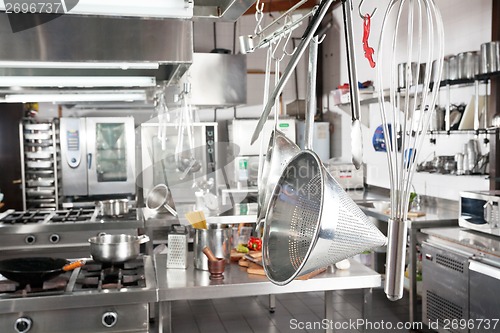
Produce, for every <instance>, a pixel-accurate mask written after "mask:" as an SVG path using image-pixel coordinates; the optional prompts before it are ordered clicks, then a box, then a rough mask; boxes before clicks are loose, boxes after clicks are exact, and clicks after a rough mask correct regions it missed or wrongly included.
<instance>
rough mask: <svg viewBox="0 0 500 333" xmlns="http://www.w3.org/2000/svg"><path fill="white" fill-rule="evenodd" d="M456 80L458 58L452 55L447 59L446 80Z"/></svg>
mask: <svg viewBox="0 0 500 333" xmlns="http://www.w3.org/2000/svg"><path fill="white" fill-rule="evenodd" d="M456 79H458V57H457V56H455V55H452V56H450V57H449V58H448V80H456Z"/></svg>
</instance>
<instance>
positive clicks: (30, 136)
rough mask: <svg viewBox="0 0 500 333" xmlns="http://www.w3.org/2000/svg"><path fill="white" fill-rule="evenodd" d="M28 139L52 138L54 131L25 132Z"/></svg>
mask: <svg viewBox="0 0 500 333" xmlns="http://www.w3.org/2000/svg"><path fill="white" fill-rule="evenodd" d="M24 138H25V139H26V140H50V139H52V133H24Z"/></svg>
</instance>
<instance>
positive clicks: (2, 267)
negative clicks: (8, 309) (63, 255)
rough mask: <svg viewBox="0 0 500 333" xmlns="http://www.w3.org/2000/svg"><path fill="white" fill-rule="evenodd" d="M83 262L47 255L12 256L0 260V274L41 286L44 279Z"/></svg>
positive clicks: (81, 264)
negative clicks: (11, 257) (31, 256)
mask: <svg viewBox="0 0 500 333" xmlns="http://www.w3.org/2000/svg"><path fill="white" fill-rule="evenodd" d="M84 264H85V261H83V260H78V261H75V262H72V263H70V262H69V261H68V260H66V259H60V258H49V257H34V258H14V259H7V260H2V261H0V274H2V275H3V276H5V277H6V278H7V279H9V280H12V281H15V282H18V283H19V284H21V285H28V284H29V285H30V286H31V287H41V286H42V284H43V282H44V281H47V280H50V279H52V278H54V277H56V276H58V275H60V274H62V273H64V272H67V271H71V270H73V269H75V268H78V267H81V266H83V265H84Z"/></svg>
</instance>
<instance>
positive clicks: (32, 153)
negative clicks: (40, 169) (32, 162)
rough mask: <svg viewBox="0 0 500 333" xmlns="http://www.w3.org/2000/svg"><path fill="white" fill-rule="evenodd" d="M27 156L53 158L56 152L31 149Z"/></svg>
mask: <svg viewBox="0 0 500 333" xmlns="http://www.w3.org/2000/svg"><path fill="white" fill-rule="evenodd" d="M26 157H27V158H33V159H52V158H53V157H54V154H53V153H52V152H51V151H43V150H42V151H36V152H35V151H29V152H26Z"/></svg>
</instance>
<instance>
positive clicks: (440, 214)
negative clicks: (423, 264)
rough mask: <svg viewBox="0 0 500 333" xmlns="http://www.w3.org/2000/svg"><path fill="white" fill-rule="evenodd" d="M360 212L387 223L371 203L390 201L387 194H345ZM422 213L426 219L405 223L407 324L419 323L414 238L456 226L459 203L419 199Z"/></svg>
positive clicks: (387, 217)
mask: <svg viewBox="0 0 500 333" xmlns="http://www.w3.org/2000/svg"><path fill="white" fill-rule="evenodd" d="M348 194H349V196H350V197H351V198H352V199H353V200H354V202H356V203H357V204H358V206H359V207H360V208H361V210H362V211H363V212H364V213H365V214H366V215H367V216H370V217H373V218H375V219H377V220H378V221H382V222H388V219H389V215H387V214H385V212H382V211H380V210H377V209H375V207H374V205H373V202H375V201H390V197H389V191H388V190H383V189H372V190H371V189H367V190H365V191H363V192H361V191H352V192H348ZM422 201H423V203H422V205H421V207H422V209H421V211H422V212H424V213H425V216H421V217H416V218H411V219H410V220H409V221H408V224H407V225H408V236H409V239H410V244H409V247H410V251H409V257H408V261H409V265H410V268H409V281H410V321H411V322H416V321H420V319H419V318H417V235H418V233H419V232H420V231H421V230H422V229H426V228H441V227H455V226H458V210H459V207H458V202H455V201H450V200H444V199H439V198H432V197H424V198H422Z"/></svg>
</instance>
